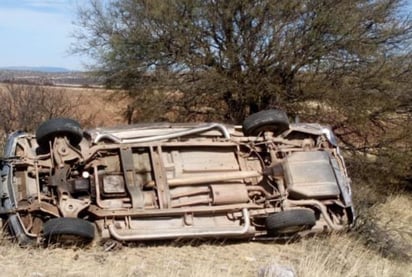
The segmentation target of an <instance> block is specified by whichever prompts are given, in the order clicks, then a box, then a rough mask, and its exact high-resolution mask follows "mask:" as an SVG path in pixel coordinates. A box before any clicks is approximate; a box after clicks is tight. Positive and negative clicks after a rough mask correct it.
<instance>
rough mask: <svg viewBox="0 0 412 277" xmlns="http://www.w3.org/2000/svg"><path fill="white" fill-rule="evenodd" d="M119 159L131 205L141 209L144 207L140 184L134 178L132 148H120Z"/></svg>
mask: <svg viewBox="0 0 412 277" xmlns="http://www.w3.org/2000/svg"><path fill="white" fill-rule="evenodd" d="M120 159H121V162H122V168H123V174H124V179H125V183H126V188H127V190H128V192H129V195H130V198H131V199H132V207H133V208H139V209H142V208H143V207H144V198H143V197H144V196H143V192H142V186H141V184H138V182H137V180H136V178H135V171H134V163H133V156H132V150H131V149H130V147H126V146H125V147H121V148H120Z"/></svg>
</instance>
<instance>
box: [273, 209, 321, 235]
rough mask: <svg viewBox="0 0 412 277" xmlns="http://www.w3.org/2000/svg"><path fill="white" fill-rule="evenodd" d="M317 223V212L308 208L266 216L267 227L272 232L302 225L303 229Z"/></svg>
mask: <svg viewBox="0 0 412 277" xmlns="http://www.w3.org/2000/svg"><path fill="white" fill-rule="evenodd" d="M315 224H316V217H315V213H314V212H313V211H312V210H308V209H296V210H288V211H282V212H279V213H275V214H271V215H269V216H268V217H267V218H266V228H267V230H268V231H269V232H271V233H276V232H279V231H281V230H282V229H285V228H289V227H294V226H302V229H308V228H311V227H312V226H314V225H315Z"/></svg>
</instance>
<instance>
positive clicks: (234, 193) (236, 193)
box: [210, 184, 249, 205]
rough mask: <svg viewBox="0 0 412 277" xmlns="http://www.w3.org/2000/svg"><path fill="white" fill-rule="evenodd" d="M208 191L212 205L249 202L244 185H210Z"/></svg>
mask: <svg viewBox="0 0 412 277" xmlns="http://www.w3.org/2000/svg"><path fill="white" fill-rule="evenodd" d="M210 189H211V191H212V201H213V202H212V203H213V204H214V205H226V204H235V203H247V202H249V194H248V192H247V189H246V186H245V185H244V184H230V185H210Z"/></svg>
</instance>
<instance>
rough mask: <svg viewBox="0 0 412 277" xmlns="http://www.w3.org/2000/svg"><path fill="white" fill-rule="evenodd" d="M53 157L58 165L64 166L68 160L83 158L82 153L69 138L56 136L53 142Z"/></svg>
mask: <svg viewBox="0 0 412 277" xmlns="http://www.w3.org/2000/svg"><path fill="white" fill-rule="evenodd" d="M52 151H53V157H54V161H55V163H56V164H57V165H58V167H63V166H64V164H65V163H66V162H69V161H73V160H76V159H78V160H81V159H82V153H81V152H80V151H79V150H78V149H76V148H75V147H73V146H72V145H71V144H70V143H69V142H68V140H67V138H60V137H58V138H56V139H55V140H54V143H53V148H52Z"/></svg>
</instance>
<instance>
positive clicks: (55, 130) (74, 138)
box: [36, 118, 83, 148]
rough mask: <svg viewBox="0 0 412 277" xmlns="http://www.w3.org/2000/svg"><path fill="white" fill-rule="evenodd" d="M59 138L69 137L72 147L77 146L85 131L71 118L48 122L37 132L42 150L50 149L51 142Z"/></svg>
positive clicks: (54, 119)
mask: <svg viewBox="0 0 412 277" xmlns="http://www.w3.org/2000/svg"><path fill="white" fill-rule="evenodd" d="M59 136H60V137H67V138H68V140H69V141H70V144H71V145H73V146H77V145H78V144H79V143H80V141H81V140H82V138H83V130H82V128H81V127H80V124H79V123H78V122H77V121H75V120H73V119H70V118H53V119H50V120H47V121H45V122H43V123H42V124H40V126H39V127H38V128H37V130H36V140H37V143H38V144H39V145H40V147H42V148H48V146H49V142H53V140H54V139H55V138H56V137H59Z"/></svg>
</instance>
